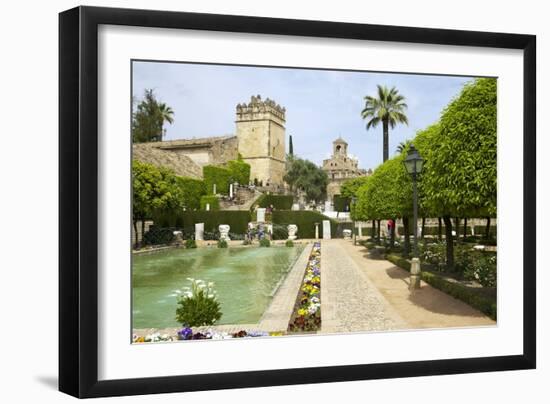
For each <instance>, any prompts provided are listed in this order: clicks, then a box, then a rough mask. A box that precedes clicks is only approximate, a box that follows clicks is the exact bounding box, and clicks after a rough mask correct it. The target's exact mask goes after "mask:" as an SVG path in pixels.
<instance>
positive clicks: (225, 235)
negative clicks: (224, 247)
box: [218, 224, 231, 241]
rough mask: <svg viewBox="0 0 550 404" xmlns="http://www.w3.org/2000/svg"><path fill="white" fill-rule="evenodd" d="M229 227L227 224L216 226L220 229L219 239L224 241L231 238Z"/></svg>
mask: <svg viewBox="0 0 550 404" xmlns="http://www.w3.org/2000/svg"><path fill="white" fill-rule="evenodd" d="M229 229H231V227H229V225H228V224H220V225H219V226H218V230H219V231H220V240H225V241H229V240H231V239H230V238H229Z"/></svg>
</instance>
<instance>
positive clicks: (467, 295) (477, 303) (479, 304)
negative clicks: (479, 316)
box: [386, 254, 497, 321]
mask: <svg viewBox="0 0 550 404" xmlns="http://www.w3.org/2000/svg"><path fill="white" fill-rule="evenodd" d="M386 259H387V260H388V261H390V262H392V263H394V264H395V265H396V266H398V267H400V268H402V269H404V270H406V271H410V269H411V263H410V261H409V260H407V259H405V258H403V257H401V256H400V255H397V254H387V255H386ZM428 268H429V266H427V265H425V264H423V265H422V273H421V274H422V280H423V281H424V282H426V283H427V284H429V285H431V286H433V287H434V288H436V289H439V290H441V291H442V292H445V293H447V294H448V295H451V296H452V297H454V298H456V299H458V300H461V301H463V302H464V303H466V304H468V305H470V306H472V307H473V308H475V309H477V310H479V311H481V312H482V313H484V314H486V315H487V316H489V317H490V318H492V319H493V320H495V321H496V319H497V301H496V290H495V289H494V288H483V287H473V286H469V285H466V284H464V283H462V282H461V281H459V280H457V279H453V278H451V277H449V276H444V275H443V274H440V273H437V272H434V271H431V270H428Z"/></svg>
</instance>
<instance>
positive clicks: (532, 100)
mask: <svg viewBox="0 0 550 404" xmlns="http://www.w3.org/2000/svg"><path fill="white" fill-rule="evenodd" d="M101 24H112V25H124V26H140V27H155V28H175V29H178V28H179V29H194V30H206V31H227V32H241V33H258V34H277V35H291V36H308V37H322V38H344V39H358V40H370V41H386V42H404V43H421V44H439V45H449V46H456V45H462V46H475V47H487V48H509V49H519V50H522V51H523V60H524V65H523V66H524V76H523V86H524V87H523V120H524V122H523V145H524V155H523V181H524V187H523V203H524V207H523V223H524V229H523V230H524V232H523V251H524V258H523V353H522V354H521V355H510V356H496V357H482V358H467V359H445V360H427V361H416V362H401V363H381V364H363V365H350V366H331V367H315V368H295V369H281V370H263V371H251V372H234V373H218V374H202V375H183V376H170V377H151V378H139V379H123V380H107V381H99V380H98V376H97V371H98V323H97V319H98V277H97V275H98V231H97V226H98V138H97V130H98V105H97V102H98V65H97V62H98V26H99V25H101ZM535 73H536V37H535V36H533V35H519V34H505V33H490V32H472V31H458V30H443V29H425V28H409V27H396V26H382V25H366V24H351V23H340V22H324V21H306V20H289V19H279V18H263V17H261V18H260V17H246V16H229V15H214V14H197V13H183V12H167V11H150V10H132V9H112V8H96V7H77V8H74V9H71V10H68V11H64V12H62V13H60V15H59V100H60V101H59V156H60V157H59V218H60V219H59V390H60V391H62V392H65V393H67V394H70V395H73V396H75V397H81V398H84V397H103V396H120V395H134V394H150V393H167V392H182V391H196V390H211V389H226V388H243V387H260V386H275V385H292V384H301V383H326V382H338V381H351V380H363V379H381V378H397V377H412V376H427V375H442V374H459V373H470V372H489V371H502V370H515V369H533V368H535V366H536V271H535V268H536V235H535V227H536V185H535V184H536V168H535V166H536V160H535V155H536V153H535V148H536V133H535V127H536V108H535V106H536V74H535ZM526 226H529V228H528V229H527V227H526Z"/></svg>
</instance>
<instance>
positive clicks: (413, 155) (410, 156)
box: [403, 144, 424, 291]
mask: <svg viewBox="0 0 550 404" xmlns="http://www.w3.org/2000/svg"><path fill="white" fill-rule="evenodd" d="M403 164H404V166H405V169H406V170H407V172H408V173H409V174H410V175H411V176H412V182H413V224H414V227H413V235H414V252H413V255H414V256H413V259H412V262H411V282H410V284H409V287H410V289H411V291H414V289H418V288H419V287H420V278H421V275H420V259H419V258H418V194H417V189H416V180H417V176H418V174H420V173H421V172H422V169H423V168H424V160H423V159H422V157H420V153H418V150H416V148H415V147H414V146H413V145H412V144H411V146H410V147H409V152H408V153H407V157H405V160H403Z"/></svg>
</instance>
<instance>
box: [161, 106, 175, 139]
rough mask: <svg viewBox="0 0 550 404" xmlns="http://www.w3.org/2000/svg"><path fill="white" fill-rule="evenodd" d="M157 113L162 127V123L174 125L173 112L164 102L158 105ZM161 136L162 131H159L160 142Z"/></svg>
mask: <svg viewBox="0 0 550 404" xmlns="http://www.w3.org/2000/svg"><path fill="white" fill-rule="evenodd" d="M159 113H160V116H161V118H162V126H164V122H168V123H169V124H170V125H172V124H173V123H174V111H173V110H172V108H170V107H169V106H168V105H166V104H165V103H164V102H162V103H160V104H159ZM161 129H162V128H161ZM163 134H164V130H161V138H160V140H162V135H163Z"/></svg>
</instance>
